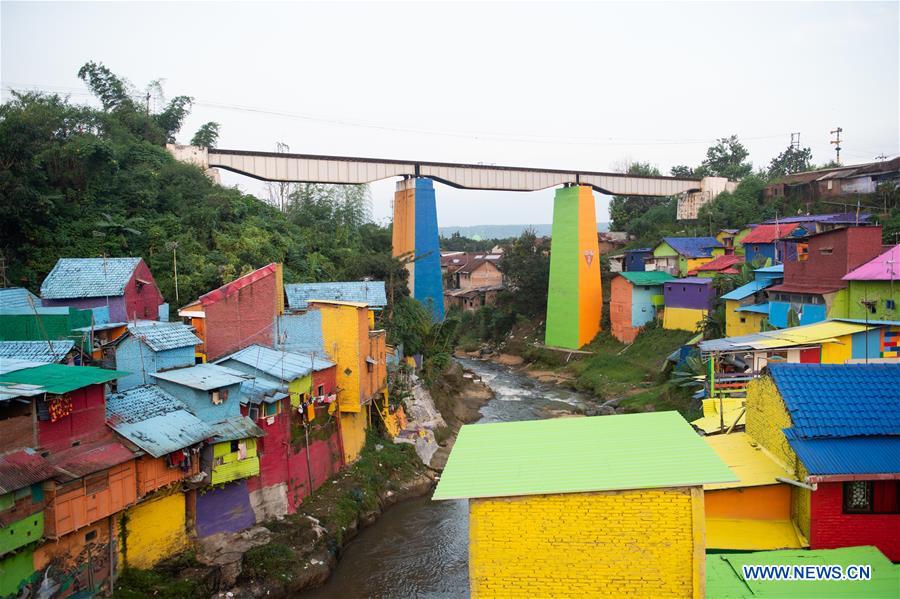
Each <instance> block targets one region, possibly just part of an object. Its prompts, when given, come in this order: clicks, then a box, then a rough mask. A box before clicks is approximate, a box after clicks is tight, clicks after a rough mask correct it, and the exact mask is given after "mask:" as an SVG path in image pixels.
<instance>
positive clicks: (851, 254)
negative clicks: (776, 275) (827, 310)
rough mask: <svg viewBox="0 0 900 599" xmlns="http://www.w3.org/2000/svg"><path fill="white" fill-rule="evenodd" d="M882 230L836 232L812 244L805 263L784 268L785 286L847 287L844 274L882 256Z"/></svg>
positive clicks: (792, 263)
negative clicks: (843, 279)
mask: <svg viewBox="0 0 900 599" xmlns="http://www.w3.org/2000/svg"><path fill="white" fill-rule="evenodd" d="M882 251H883V249H882V245H881V227H848V228H845V229H836V230H834V231H829V232H827V233H822V234H821V235H816V236H814V237H811V238H810V240H809V254H808V258H807V259H806V260H795V261H788V262H785V264H784V282H785V283H786V284H791V285H811V286H814V287H820V286H831V285H833V286H835V287H845V286H846V282H845V281H842V280H841V277H843V276H844V275H845V274H847V273H848V272H850V271H851V270H853V269H854V268H856V267H858V266H862V265H863V264H865V263H866V262H868V261H869V260H871V259H872V258H875V257H877V256H878V255H880V254H881V253H882Z"/></svg>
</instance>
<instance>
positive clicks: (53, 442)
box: [38, 385, 113, 451]
mask: <svg viewBox="0 0 900 599" xmlns="http://www.w3.org/2000/svg"><path fill="white" fill-rule="evenodd" d="M66 395H67V396H68V397H69V399H70V400H71V402H72V413H71V414H69V415H68V416H64V417H63V418H60V419H59V420H57V421H56V422H51V421H50V420H40V419H39V420H38V444H39V446H40V447H41V448H43V449H49V450H51V451H61V450H63V449H67V448H69V447H71V446H72V445H73V443H75V442H78V441H80V442H81V444H85V443H89V442H92V441H98V440H100V439H112V438H113V434H112V430H111V429H110V428H109V427H107V426H106V400H105V385H88V386H87V387H82V388H81V389H76V390H75V391H72V392H70V393H67V394H66Z"/></svg>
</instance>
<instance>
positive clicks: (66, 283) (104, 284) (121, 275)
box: [41, 258, 163, 324]
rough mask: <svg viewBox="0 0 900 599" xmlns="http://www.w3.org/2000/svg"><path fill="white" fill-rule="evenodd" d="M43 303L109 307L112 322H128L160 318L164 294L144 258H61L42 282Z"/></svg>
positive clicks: (80, 307)
mask: <svg viewBox="0 0 900 599" xmlns="http://www.w3.org/2000/svg"><path fill="white" fill-rule="evenodd" d="M41 303H42V304H43V305H44V306H48V307H56V306H71V307H73V308H79V309H92V308H97V307H107V306H108V307H109V320H110V321H112V322H125V321H128V320H134V319H138V318H140V319H144V320H158V319H159V310H160V305H162V304H163V297H162V294H161V293H160V292H159V288H158V287H157V286H156V281H154V280H153V274H152V273H151V272H150V268H149V267H148V266H147V264H146V263H144V260H143V259H141V258H60V259H59V261H57V263H56V266H54V267H53V270H51V271H50V274H48V275H47V278H46V279H44V282H43V283H42V284H41ZM88 324H90V323H88Z"/></svg>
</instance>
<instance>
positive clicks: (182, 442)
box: [106, 385, 215, 568]
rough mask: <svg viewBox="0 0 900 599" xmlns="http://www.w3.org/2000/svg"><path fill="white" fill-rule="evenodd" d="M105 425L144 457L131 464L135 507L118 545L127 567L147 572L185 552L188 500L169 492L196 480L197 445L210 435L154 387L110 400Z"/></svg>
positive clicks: (129, 511)
mask: <svg viewBox="0 0 900 599" xmlns="http://www.w3.org/2000/svg"><path fill="white" fill-rule="evenodd" d="M106 419H107V423H108V424H109V426H110V427H111V428H112V429H113V430H114V431H115V432H116V433H117V434H119V435H120V436H122V437H123V438H125V439H127V440H128V441H129V442H131V443H132V444H134V445H135V446H137V447H139V448H140V449H141V450H142V451H143V455H142V456H140V457H139V458H138V459H137V461H136V464H135V467H136V476H137V504H136V505H134V506H133V507H130V508H128V509H127V510H126V511H125V517H124V522H126V524H125V531H124V534H122V535H120V539H121V543H122V550H123V553H124V555H125V556H126V558H127V565H128V566H130V567H135V568H151V567H153V566H154V565H155V564H156V563H158V562H159V561H160V560H162V559H165V558H166V557H169V556H171V555H174V554H176V553H179V552H180V551H183V550H184V549H186V548H187V547H188V542H189V539H188V528H187V526H188V524H187V500H188V495H187V494H186V493H184V492H179V491H175V489H173V488H172V487H173V486H174V485H176V484H181V483H182V481H185V480H186V479H189V478H192V477H194V478H195V477H197V476H198V475H199V474H200V449H201V444H202V443H203V442H204V441H206V440H207V439H210V438H212V437H213V436H214V434H215V432H214V431H213V429H212V428H211V427H210V426H209V425H208V424H207V423H205V422H203V421H202V420H200V419H199V418H197V417H196V416H194V415H193V414H192V413H190V412H189V411H188V410H187V406H185V405H184V404H183V403H181V402H180V401H178V400H177V399H175V397H173V396H172V395H170V394H168V393H166V392H165V391H163V390H162V389H160V388H159V387H157V386H155V385H141V386H137V387H130V388H129V389H127V390H126V391H121V392H119V393H114V394H112V395H110V396H109V397H108V398H107V401H106ZM188 493H194V491H193V490H191V491H188ZM192 499H193V500H194V501H196V499H194V498H193V497H192Z"/></svg>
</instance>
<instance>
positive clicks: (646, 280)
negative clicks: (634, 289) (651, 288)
mask: <svg viewBox="0 0 900 599" xmlns="http://www.w3.org/2000/svg"><path fill="white" fill-rule="evenodd" d="M619 274H620V275H621V276H623V277H625V278H626V279H628V281H630V282H631V284H632V285H662V284H663V283H665V282H666V281H671V280H672V279H674V278H675V277H673V276H672V275H670V274H669V273H666V272H661V271H656V270H651V271H643V272H640V271H638V272H620V273H619Z"/></svg>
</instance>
